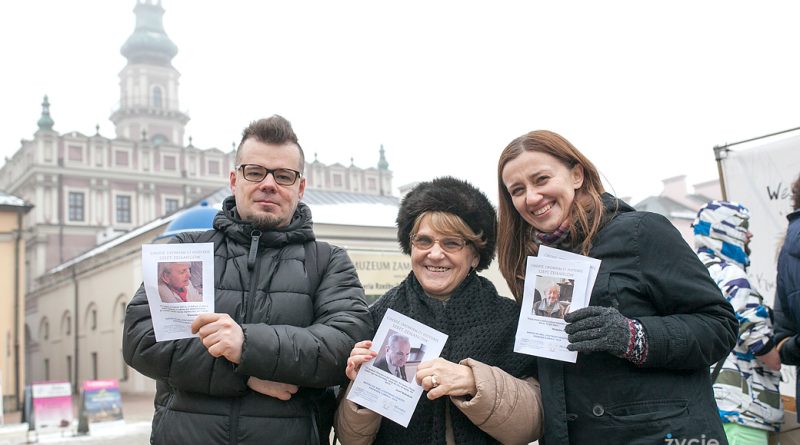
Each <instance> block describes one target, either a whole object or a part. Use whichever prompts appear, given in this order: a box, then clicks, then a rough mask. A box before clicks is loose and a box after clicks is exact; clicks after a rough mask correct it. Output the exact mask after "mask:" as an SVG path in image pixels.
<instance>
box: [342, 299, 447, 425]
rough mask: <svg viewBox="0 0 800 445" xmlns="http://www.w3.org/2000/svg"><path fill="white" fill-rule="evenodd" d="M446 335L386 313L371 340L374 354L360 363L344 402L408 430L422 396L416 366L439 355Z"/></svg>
mask: <svg viewBox="0 0 800 445" xmlns="http://www.w3.org/2000/svg"><path fill="white" fill-rule="evenodd" d="M446 341H447V335H446V334H443V333H441V332H439V331H437V330H435V329H433V328H431V327H429V326H426V325H424V324H422V323H420V322H418V321H416V320H413V319H411V318H409V317H406V316H405V315H403V314H401V313H399V312H396V311H393V310H391V309H388V310H387V311H386V314H385V315H384V316H383V320H382V321H381V325H380V326H378V331H377V332H376V333H375V338H374V339H373V340H372V350H373V351H376V352H377V353H378V355H377V357H375V358H374V359H373V360H371V361H369V362H367V363H364V364H363V365H362V366H361V369H360V370H359V371H358V375H357V376H356V379H355V380H354V381H353V384H352V386H351V387H350V392H349V393H348V395H347V399H348V400H350V401H352V402H354V403H357V404H359V405H361V406H363V407H366V408H369V409H371V410H372V411H375V412H376V413H378V414H380V415H382V416H383V417H386V418H387V419H390V420H392V421H394V422H396V423H398V424H400V425H402V426H404V427H408V422H409V421H410V420H411V416H412V414H414V409H416V407H417V401H419V398H420V396H421V395H422V386H420V385H419V384H417V382H416V379H415V376H416V374H417V365H419V364H420V363H421V362H423V361H427V360H432V359H434V358H436V357H439V355H440V354H441V353H442V349H443V348H444V344H445V342H446Z"/></svg>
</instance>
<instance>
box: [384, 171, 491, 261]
mask: <svg viewBox="0 0 800 445" xmlns="http://www.w3.org/2000/svg"><path fill="white" fill-rule="evenodd" d="M427 211H437V212H446V213H452V214H453V215H456V216H458V217H459V218H461V219H462V220H463V221H464V222H465V223H466V224H467V225H468V226H469V227H470V228H471V229H472V230H473V231H474V232H475V233H476V234H481V238H482V239H483V240H484V241H486V246H484V248H483V249H480V250H479V251H478V255H479V256H480V262H479V263H478V267H477V268H476V269H477V270H483V269H486V268H487V267H489V264H491V262H492V259H494V250H495V245H496V244H497V240H496V239H495V235H496V231H497V212H495V210H494V206H492V203H491V202H489V199H488V198H487V197H486V195H484V194H483V192H481V191H480V190H478V189H477V188H475V186H473V185H472V184H470V183H469V182H466V181H462V180H460V179H456V178H453V177H451V176H444V177H441V178H436V179H434V180H433V181H426V182H421V183H419V184H418V185H417V186H416V187H414V188H413V189H412V190H411V191H410V192H408V193H407V194H406V196H404V197H403V201H402V202H400V210H399V211H398V212H397V240H398V241H399V242H400V248H401V249H402V250H403V253H405V254H406V255H410V254H411V239H410V236H411V229H412V228H413V227H414V221H416V219H417V217H418V216H419V215H420V214H422V213H423V212H427Z"/></svg>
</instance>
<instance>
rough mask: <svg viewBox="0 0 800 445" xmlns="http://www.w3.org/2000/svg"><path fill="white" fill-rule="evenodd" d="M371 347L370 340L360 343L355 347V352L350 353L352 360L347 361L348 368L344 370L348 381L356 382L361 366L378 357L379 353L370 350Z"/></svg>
mask: <svg viewBox="0 0 800 445" xmlns="http://www.w3.org/2000/svg"><path fill="white" fill-rule="evenodd" d="M370 347H372V341H370V340H364V341H360V342H358V343H356V344H355V346H353V350H352V351H350V358H348V359H347V368H345V370H344V373H345V374H347V378H348V379H350V380H355V379H356V375H357V374H358V371H359V370H360V369H361V365H363V364H364V363H366V362H368V361H370V360H372V359H374V358H375V356H377V355H378V353H377V352H375V351H373V350H371V349H369V348H370Z"/></svg>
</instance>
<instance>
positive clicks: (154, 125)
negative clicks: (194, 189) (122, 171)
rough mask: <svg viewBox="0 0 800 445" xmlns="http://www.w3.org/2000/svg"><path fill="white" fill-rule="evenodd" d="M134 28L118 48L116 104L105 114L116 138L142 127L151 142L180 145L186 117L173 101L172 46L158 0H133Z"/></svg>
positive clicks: (130, 137)
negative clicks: (120, 58) (119, 67)
mask: <svg viewBox="0 0 800 445" xmlns="http://www.w3.org/2000/svg"><path fill="white" fill-rule="evenodd" d="M133 12H134V15H135V16H136V27H135V28H134V30H133V33H132V34H131V35H130V37H128V39H127V40H126V41H125V43H124V44H123V45H122V48H120V53H122V55H123V56H125V58H126V59H128V63H127V65H126V66H125V68H123V69H122V71H121V72H120V74H119V78H120V82H119V85H120V100H119V108H118V109H116V110H115V111H114V112H113V113H112V114H111V117H110V119H111V122H113V123H114V126H115V129H116V133H117V137H119V138H123V139H128V140H137V139H138V137H139V135H140V134H141V133H142V131H143V130H146V131H147V135H148V138H149V139H148V140H150V141H151V142H154V143H157V144H161V143H164V144H170V145H174V146H183V136H184V132H185V130H186V124H187V123H188V122H189V116H188V115H187V114H186V113H184V112H183V111H181V110H180V107H179V101H178V90H179V82H178V80H179V78H180V73H179V72H178V70H176V69H175V67H173V66H172V59H173V58H174V57H175V55H176V54H178V47H177V46H176V45H175V43H173V42H172V40H170V38H169V36H167V33H166V31H164V23H163V16H164V8H163V7H162V6H161V1H159V0H136V6H135V7H134V8H133Z"/></svg>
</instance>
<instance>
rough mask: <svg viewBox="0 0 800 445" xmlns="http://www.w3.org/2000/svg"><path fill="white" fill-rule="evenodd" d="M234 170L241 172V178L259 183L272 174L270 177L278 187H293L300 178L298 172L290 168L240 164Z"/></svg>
mask: <svg viewBox="0 0 800 445" xmlns="http://www.w3.org/2000/svg"><path fill="white" fill-rule="evenodd" d="M236 169H237V170H241V171H242V177H243V178H244V179H246V180H248V181H250V182H261V181H263V180H264V179H266V177H267V175H269V174H270V173H272V177H273V178H274V179H275V182H276V183H277V184H278V185H293V184H294V183H295V182H297V178H299V177H300V172H299V171H297V170H292V169H291V168H267V167H262V166H260V165H258V164H242V165H240V166H238V167H236Z"/></svg>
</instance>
